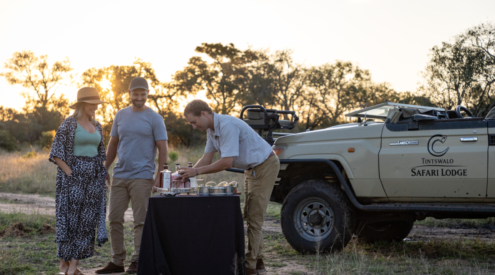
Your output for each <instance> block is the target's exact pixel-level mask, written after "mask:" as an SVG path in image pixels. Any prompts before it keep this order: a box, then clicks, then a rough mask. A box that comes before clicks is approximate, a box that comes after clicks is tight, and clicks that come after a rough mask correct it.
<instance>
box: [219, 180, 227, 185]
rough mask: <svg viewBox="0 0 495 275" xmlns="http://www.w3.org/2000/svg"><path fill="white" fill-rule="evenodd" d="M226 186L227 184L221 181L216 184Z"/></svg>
mask: <svg viewBox="0 0 495 275" xmlns="http://www.w3.org/2000/svg"><path fill="white" fill-rule="evenodd" d="M227 184H228V183H227V182H226V181H222V182H220V183H218V185H217V186H227Z"/></svg>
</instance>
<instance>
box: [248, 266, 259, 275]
mask: <svg viewBox="0 0 495 275" xmlns="http://www.w3.org/2000/svg"><path fill="white" fill-rule="evenodd" d="M246 275H258V271H256V269H252V268H247V267H246Z"/></svg>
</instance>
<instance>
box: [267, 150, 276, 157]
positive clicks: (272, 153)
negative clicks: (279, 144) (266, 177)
mask: <svg viewBox="0 0 495 275" xmlns="http://www.w3.org/2000/svg"><path fill="white" fill-rule="evenodd" d="M273 156H275V152H273V151H272V152H271V153H270V155H269V156H268V158H267V159H269V158H271V157H273Z"/></svg>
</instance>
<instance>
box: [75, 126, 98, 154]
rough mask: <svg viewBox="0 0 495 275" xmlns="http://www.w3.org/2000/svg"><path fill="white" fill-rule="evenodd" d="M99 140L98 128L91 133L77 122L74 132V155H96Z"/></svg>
mask: <svg viewBox="0 0 495 275" xmlns="http://www.w3.org/2000/svg"><path fill="white" fill-rule="evenodd" d="M100 141H101V136H100V132H98V130H96V132H95V133H93V134H91V133H90V132H88V131H86V130H85V129H84V128H83V127H82V126H81V125H80V124H79V123H77V128H76V134H75V136H74V156H81V157H94V156H96V155H98V145H100Z"/></svg>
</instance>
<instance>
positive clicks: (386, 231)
mask: <svg viewBox="0 0 495 275" xmlns="http://www.w3.org/2000/svg"><path fill="white" fill-rule="evenodd" d="M413 225H414V222H408V221H389V222H377V223H371V224H366V225H364V226H362V225H359V226H358V227H357V228H356V235H357V237H358V239H359V240H362V241H365V242H368V243H374V242H378V241H385V242H401V241H402V240H404V238H405V237H407V235H409V233H410V232H411V230H412V228H413Z"/></svg>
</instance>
